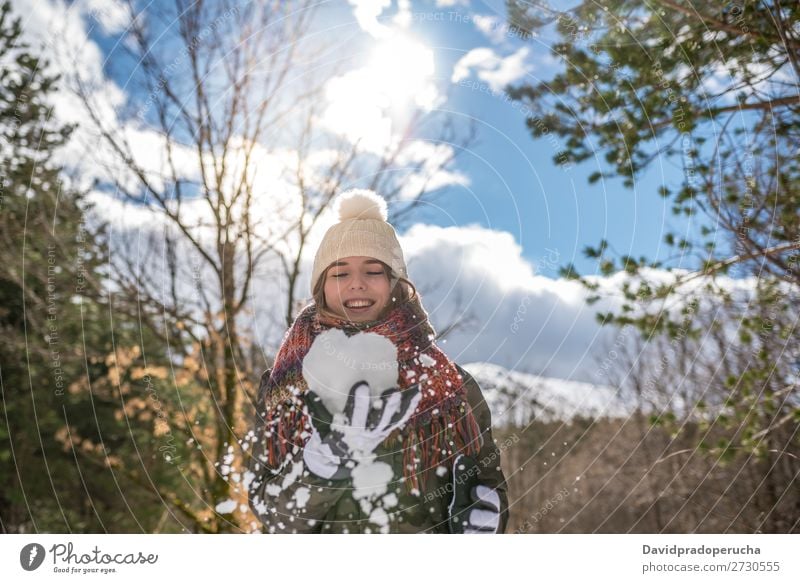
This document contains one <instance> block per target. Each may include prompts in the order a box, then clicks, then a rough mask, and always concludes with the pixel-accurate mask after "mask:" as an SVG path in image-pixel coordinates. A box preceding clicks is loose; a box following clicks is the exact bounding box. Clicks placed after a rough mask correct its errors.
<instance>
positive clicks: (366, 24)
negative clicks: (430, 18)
mask: <svg viewBox="0 0 800 583" xmlns="http://www.w3.org/2000/svg"><path fill="white" fill-rule="evenodd" d="M349 1H350V4H351V5H352V6H353V15H354V16H355V17H356V21H358V25H359V26H360V27H361V29H362V30H364V31H365V32H367V33H369V34H371V35H372V36H373V37H375V38H386V37H388V36H391V35H392V34H393V31H392V28H391V27H389V26H386V25H385V24H383V23H381V22H379V20H378V19H379V18H380V17H381V15H382V14H383V12H384V11H385V10H386V9H387V8H389V7H390V6H391V5H392V0H349ZM411 20H412V18H411V2H410V0H398V2H397V12H396V13H395V15H394V17H393V18H392V21H393V22H394V24H396V25H397V26H399V27H401V28H407V27H408V25H409V24H411Z"/></svg>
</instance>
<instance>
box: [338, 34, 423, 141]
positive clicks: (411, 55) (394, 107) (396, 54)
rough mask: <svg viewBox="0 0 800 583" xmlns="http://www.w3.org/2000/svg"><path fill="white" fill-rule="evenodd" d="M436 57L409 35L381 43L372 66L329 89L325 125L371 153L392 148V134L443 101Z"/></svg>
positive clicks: (371, 59)
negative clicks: (404, 122)
mask: <svg viewBox="0 0 800 583" xmlns="http://www.w3.org/2000/svg"><path fill="white" fill-rule="evenodd" d="M435 72H436V71H435V62H434V55H433V51H432V50H431V49H430V48H429V47H427V46H425V45H424V44H423V43H421V42H420V41H418V40H416V39H414V38H412V37H410V36H407V35H405V34H400V33H398V34H395V35H393V36H391V37H389V38H385V39H382V40H379V41H377V45H376V46H375V48H374V49H373V50H372V52H371V54H370V56H369V58H368V60H367V63H366V64H365V65H364V66H363V67H361V68H358V69H354V70H352V71H349V72H348V73H345V74H344V75H342V76H340V77H336V78H334V79H332V80H331V81H330V82H329V83H328V84H327V87H326V100H327V102H328V106H327V108H326V110H325V113H324V114H323V123H324V124H325V125H326V127H327V128H328V129H330V130H331V131H333V132H335V133H337V134H340V135H343V136H345V137H347V138H348V139H349V140H351V141H353V142H355V141H358V142H359V143H360V144H361V145H362V146H363V147H365V148H367V149H370V150H379V149H381V148H383V147H386V146H388V145H389V144H390V143H391V139H392V129H393V127H395V126H396V125H397V124H399V123H401V122H402V120H403V119H404V118H405V117H406V116H408V115H410V114H411V113H413V112H414V111H415V110H417V109H422V110H424V111H430V110H431V109H433V108H434V107H435V106H436V105H437V103H438V100H439V93H438V91H437V89H436V84H435V81H434V80H435Z"/></svg>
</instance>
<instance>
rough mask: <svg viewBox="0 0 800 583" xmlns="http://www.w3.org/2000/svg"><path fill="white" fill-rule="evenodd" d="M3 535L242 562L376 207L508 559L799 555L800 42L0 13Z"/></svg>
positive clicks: (352, 3) (478, 7) (212, 14)
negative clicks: (787, 543)
mask: <svg viewBox="0 0 800 583" xmlns="http://www.w3.org/2000/svg"><path fill="white" fill-rule="evenodd" d="M2 6H3V8H2V23H1V24H0V30H1V31H2V35H0V43H2V44H1V45H0V59H2V63H3V69H2V71H3V72H2V75H3V84H2V95H1V96H0V113H2V118H0V131H2V132H3V136H4V139H3V142H2V146H1V147H0V156H2V169H3V182H2V192H0V213H2V220H3V228H2V237H3V241H2V245H0V253H2V256H0V298H2V302H0V327H2V331H1V332H0V335H1V336H2V338H3V342H2V345H0V390H2V398H3V409H4V415H3V422H2V424H1V425H0V460H2V462H3V463H2V464H0V523H1V524H2V530H3V531H4V532H209V533H220V532H237V533H239V532H247V533H249V532H256V531H258V530H259V528H260V527H259V525H258V524H257V522H256V521H255V519H254V517H253V515H252V514H251V513H250V511H249V509H248V507H247V492H246V486H247V483H248V481H249V480H251V479H252V475H248V473H247V472H246V471H245V469H244V465H245V460H246V456H247V451H246V448H244V447H242V438H243V437H244V436H245V435H246V434H247V432H248V431H249V430H250V429H251V425H252V417H253V411H254V399H255V395H256V391H257V389H258V386H259V381H260V378H261V374H262V372H263V371H264V370H266V369H267V368H269V367H270V366H271V365H272V361H273V358H274V355H275V352H276V350H277V347H278V346H279V344H280V342H281V339H282V337H283V334H284V332H285V331H286V328H287V326H288V325H289V324H290V323H291V322H292V320H293V318H294V316H295V315H296V314H297V313H298V311H299V310H300V309H301V308H302V306H303V305H305V303H306V302H308V300H309V299H310V298H309V296H310V294H309V292H308V284H309V277H310V272H311V262H312V261H313V256H314V253H315V251H316V249H317V245H318V243H319V240H320V238H321V237H322V235H323V234H324V232H325V230H326V229H327V228H328V227H329V226H330V225H331V224H333V223H334V222H335V217H334V214H333V211H332V208H331V201H332V199H333V197H334V196H335V195H336V194H338V193H339V192H341V191H342V190H344V189H347V188H353V187H363V188H373V189H375V190H376V191H378V192H379V193H381V195H382V196H384V197H385V198H386V199H387V201H388V203H389V213H390V221H391V222H392V224H394V225H395V226H396V227H397V230H398V234H399V238H400V242H401V245H402V247H403V249H404V253H405V258H406V261H407V263H408V266H409V274H410V278H411V280H412V281H413V282H414V283H415V284H416V286H417V288H418V289H419V291H420V293H421V297H422V301H423V305H424V306H425V308H426V310H427V311H428V313H429V315H430V318H431V321H432V323H433V325H434V328H435V329H436V331H437V333H438V335H439V336H438V338H437V342H438V344H439V346H440V347H441V348H442V349H443V350H444V351H445V352H446V353H447V354H448V355H449V356H450V357H451V358H452V359H453V360H455V361H456V362H458V363H459V364H461V365H463V366H464V367H465V368H466V369H467V370H468V371H470V373H471V374H473V376H474V377H475V378H476V380H477V381H478V382H479V384H480V385H481V387H482V389H483V392H484V395H485V397H486V399H487V401H488V402H489V404H490V407H491V409H492V413H493V424H494V431H495V436H494V437H495V439H496V440H497V442H498V445H499V447H500V450H501V453H502V466H503V469H504V471H505V474H506V476H507V477H508V483H509V502H510V506H511V508H510V511H511V520H510V523H509V531H511V532H526V533H527V532H530V533H534V532H537V533H539V532H747V533H751V532H797V531H798V529H799V528H800V494H799V493H800V488H798V473H800V459H798V456H799V455H800V447H798V446H800V438H799V437H798V427H800V392H798V372H799V371H798V367H799V366H800V342H799V340H800V337H799V335H798V331H797V323H798V305H800V303H798V301H797V300H798V297H797V296H798V289H799V286H800V271H799V270H798V265H797V262H798V257H800V255H799V253H800V213H799V212H798V209H800V172H799V170H800V167H799V166H798V163H799V162H798V160H799V159H800V157H799V156H798V152H800V123H799V120H800V92H799V91H798V78H800V20H799V19H798V17H799V16H800V7H798V5H796V4H795V3H788V2H787V3H783V4H781V3H780V2H777V1H772V0H757V1H747V2H737V1H736V0H732V1H730V2H719V3H706V2H696V1H694V0H652V1H648V2H644V1H635V0H604V1H602V2H589V1H585V2H584V1H581V0H574V1H572V2H567V1H562V2H549V3H548V2H545V1H542V2H538V1H530V2H526V1H516V0H508V1H507V2H502V1H490V2H477V1H470V0H397V1H395V2H385V3H376V2H369V1H360V0H348V1H344V0H342V1H335V2H323V3H313V2H306V1H304V0H298V1H297V2H266V1H256V0H225V1H221V2H213V3H209V2H183V1H175V2H172V1H169V2H160V3H140V2H135V1H133V0H131V1H127V0H76V1H73V2H64V1H61V0H36V1H34V2H22V1H18V0H13V1H11V2H4V3H3V4H2Z"/></svg>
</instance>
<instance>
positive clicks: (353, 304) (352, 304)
mask: <svg viewBox="0 0 800 583" xmlns="http://www.w3.org/2000/svg"><path fill="white" fill-rule="evenodd" d="M374 303H375V302H371V301H369V300H353V301H352V302H345V304H344V305H345V306H347V307H348V308H365V307H367V306H371V305H372V304H374Z"/></svg>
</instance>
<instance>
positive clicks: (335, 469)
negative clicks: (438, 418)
mask: <svg viewBox="0 0 800 583" xmlns="http://www.w3.org/2000/svg"><path fill="white" fill-rule="evenodd" d="M421 398H422V394H421V393H420V391H419V386H418V385H413V386H411V387H409V388H408V389H405V390H404V391H401V390H400V389H398V388H391V389H387V390H386V391H384V392H383V393H382V394H381V396H380V397H379V398H378V399H377V401H376V402H375V403H373V397H372V392H371V390H370V387H369V385H368V384H367V383H366V382H364V381H361V382H358V383H356V384H355V385H353V386H352V388H351V389H350V393H349V394H348V397H347V403H346V405H345V410H344V412H343V414H341V415H337V416H336V417H337V418H338V419H336V418H334V415H332V414H331V412H330V411H328V409H327V407H325V405H324V404H323V402H322V399H321V398H320V397H319V395H317V394H316V393H314V392H313V391H311V390H309V391H308V392H307V393H306V395H305V413H306V416H307V418H308V420H309V424H310V425H311V437H310V438H309V440H308V442H306V445H305V448H304V450H303V460H304V461H305V464H306V467H307V468H308V469H309V471H311V472H312V473H314V474H316V475H318V476H321V477H323V478H328V479H331V480H343V479H345V478H348V477H350V475H351V472H352V470H353V468H355V466H356V464H357V463H358V462H359V461H360V460H361V459H365V458H370V457H371V455H372V454H373V452H374V451H375V449H376V448H377V447H378V445H380V444H381V443H382V442H383V441H384V440H385V439H386V438H387V437H388V436H389V434H391V433H392V432H393V431H394V430H395V429H399V428H402V427H404V426H405V424H406V423H407V422H408V420H409V418H410V417H411V415H412V414H413V413H414V411H416V409H417V405H418V404H419V401H420V399H421ZM337 421H338V422H337Z"/></svg>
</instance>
